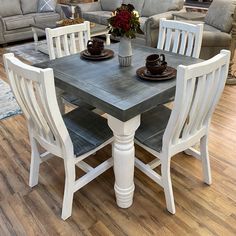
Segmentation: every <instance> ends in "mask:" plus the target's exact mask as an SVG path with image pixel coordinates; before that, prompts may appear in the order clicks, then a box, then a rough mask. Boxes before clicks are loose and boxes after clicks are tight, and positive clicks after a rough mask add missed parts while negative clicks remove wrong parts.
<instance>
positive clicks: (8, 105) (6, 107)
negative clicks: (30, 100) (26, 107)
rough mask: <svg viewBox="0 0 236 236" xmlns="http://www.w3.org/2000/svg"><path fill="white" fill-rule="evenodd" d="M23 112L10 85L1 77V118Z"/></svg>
mask: <svg viewBox="0 0 236 236" xmlns="http://www.w3.org/2000/svg"><path fill="white" fill-rule="evenodd" d="M21 113H22V112H21V110H20V107H19V106H18V104H17V102H16V100H15V98H14V95H13V93H12V91H11V88H10V86H9V85H8V84H7V83H6V82H4V81H3V80H1V79H0V120H2V119H5V118H7V117H10V116H13V115H17V114H21Z"/></svg>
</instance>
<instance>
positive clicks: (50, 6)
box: [38, 0, 57, 12]
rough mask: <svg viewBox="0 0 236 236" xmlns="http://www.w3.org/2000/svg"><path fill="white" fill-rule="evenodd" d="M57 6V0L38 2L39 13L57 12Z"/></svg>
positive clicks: (41, 0) (39, 0)
mask: <svg viewBox="0 0 236 236" xmlns="http://www.w3.org/2000/svg"><path fill="white" fill-rule="evenodd" d="M56 4H57V3H56V0H38V12H50V11H55V9H56Z"/></svg>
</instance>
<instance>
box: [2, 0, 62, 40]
mask: <svg viewBox="0 0 236 236" xmlns="http://www.w3.org/2000/svg"><path fill="white" fill-rule="evenodd" d="M61 14H62V13H61V10H60V7H59V6H58V5H57V6H56V9H55V11H51V12H38V0H0V44H6V43H9V42H15V41H18V40H24V39H29V38H32V37H33V33H32V31H31V27H30V25H31V24H33V23H47V22H55V21H58V20H59V19H60V18H61Z"/></svg>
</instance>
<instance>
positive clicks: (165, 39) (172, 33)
mask: <svg viewBox="0 0 236 236" xmlns="http://www.w3.org/2000/svg"><path fill="white" fill-rule="evenodd" d="M202 35H203V24H197V25H194V24H190V23H185V22H181V21H175V20H166V19H165V18H162V19H160V26H159V37H158V43H157V48H158V49H161V50H165V51H169V52H173V53H178V54H181V55H185V56H189V57H195V58H199V54H200V51H201V45H202Z"/></svg>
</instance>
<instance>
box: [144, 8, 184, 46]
mask: <svg viewBox="0 0 236 236" xmlns="http://www.w3.org/2000/svg"><path fill="white" fill-rule="evenodd" d="M185 11H186V10H185V9H182V10H180V11H167V12H163V13H160V14H157V15H153V16H150V17H149V18H148V19H147V20H146V22H145V26H144V34H145V36H146V44H147V46H151V47H156V43H157V39H158V34H159V23H160V19H161V18H166V19H167V20H173V19H174V17H173V15H172V14H173V13H179V12H185Z"/></svg>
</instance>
